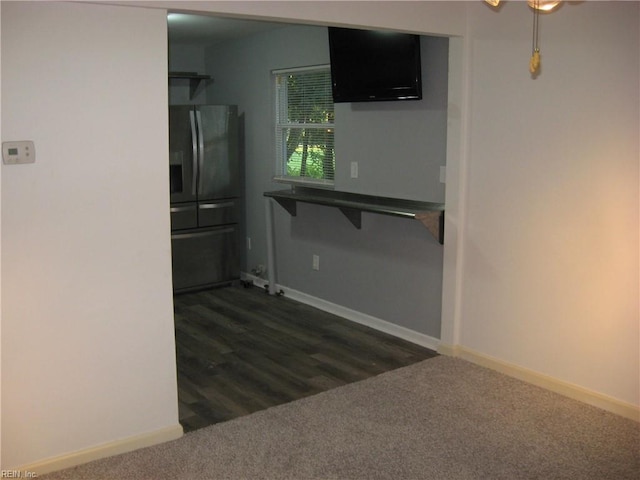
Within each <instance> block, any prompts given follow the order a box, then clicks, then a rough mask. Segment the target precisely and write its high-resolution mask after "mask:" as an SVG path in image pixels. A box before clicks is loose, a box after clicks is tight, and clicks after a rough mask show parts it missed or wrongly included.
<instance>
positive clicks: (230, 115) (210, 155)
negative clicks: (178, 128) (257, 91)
mask: <svg viewBox="0 0 640 480" xmlns="http://www.w3.org/2000/svg"><path fill="white" fill-rule="evenodd" d="M197 118H198V120H199V124H198V132H199V143H200V144H201V145H202V150H201V152H200V155H201V157H200V170H199V172H198V200H200V201H202V200H213V199H220V198H231V197H237V196H239V195H240V163H239V158H238V108H237V107H236V106H235V105H232V106H227V105H202V106H199V107H197Z"/></svg>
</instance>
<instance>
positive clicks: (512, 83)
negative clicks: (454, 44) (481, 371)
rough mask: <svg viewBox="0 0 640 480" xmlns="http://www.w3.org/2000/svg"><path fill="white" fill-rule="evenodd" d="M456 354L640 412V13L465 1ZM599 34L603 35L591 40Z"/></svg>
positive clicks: (634, 8) (624, 5)
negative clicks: (534, 60)
mask: <svg viewBox="0 0 640 480" xmlns="http://www.w3.org/2000/svg"><path fill="white" fill-rule="evenodd" d="M469 25H470V31H469V37H470V39H471V42H472V44H471V85H470V92H469V94H470V102H471V103H470V126H469V132H468V142H469V155H468V160H467V161H468V180H467V192H466V195H467V203H466V207H467V220H466V225H465V235H464V246H463V248H464V256H465V264H464V272H463V276H464V279H463V281H464V286H463V292H462V298H461V307H462V324H461V328H460V331H461V337H460V343H461V344H462V345H463V346H465V347H468V348H470V349H473V350H475V351H478V352H482V353H483V354H484V355H488V356H491V357H495V358H498V359H500V360H502V361H506V362H509V363H512V364H516V365H519V366H522V367H526V368H529V369H531V370H534V371H536V372H539V373H542V374H546V375H550V376H552V377H555V378H557V379H560V380H563V381H566V382H570V383H573V384H577V385H580V386H582V387H585V388H587V389H589V390H592V391H596V392H601V393H605V394H607V395H610V396H612V397H614V398H617V399H620V400H623V401H626V402H629V403H631V404H634V405H638V404H639V403H640V398H639V389H640V386H639V383H638V382H639V381H640V371H639V369H638V361H639V358H640V351H639V349H638V342H639V339H640V331H639V325H640V319H639V316H638V291H639V284H638V245H639V243H638V241H639V239H638V199H639V197H638V192H639V191H638V180H639V178H638V172H639V171H638V162H639V157H640V149H639V139H638V138H639V131H640V127H639V118H640V108H639V102H640V100H639V99H640V94H639V85H640V77H639V74H638V62H639V57H640V55H639V41H640V40H639V35H638V30H639V28H640V17H639V4H638V2H582V3H579V4H576V5H571V4H566V5H563V6H562V8H560V9H559V10H557V11H556V12H554V13H552V14H549V15H544V16H542V17H541V18H540V45H541V52H542V73H541V75H540V76H539V77H538V78H537V79H535V80H532V79H531V78H530V76H529V72H528V69H527V66H528V57H529V55H530V50H531V13H530V11H528V9H527V8H526V7H525V6H524V5H522V4H518V3H512V2H508V3H507V4H506V5H505V6H504V7H503V8H502V9H501V11H500V12H499V13H495V12H493V11H491V10H490V9H489V8H487V7H485V5H482V4H481V3H480V2H476V3H472V4H470V5H469ZM596 32H597V33H596Z"/></svg>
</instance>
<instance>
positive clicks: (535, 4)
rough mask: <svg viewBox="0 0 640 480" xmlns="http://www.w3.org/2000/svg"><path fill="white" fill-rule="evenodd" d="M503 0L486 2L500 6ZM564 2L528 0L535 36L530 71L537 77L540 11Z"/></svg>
mask: <svg viewBox="0 0 640 480" xmlns="http://www.w3.org/2000/svg"><path fill="white" fill-rule="evenodd" d="M500 2H501V0H484V3H486V4H488V5H491V6H492V7H498V6H499V5H500ZM560 3H562V2H561V1H560V0H527V5H529V7H531V9H532V10H533V38H532V41H531V43H532V45H531V58H530V60H529V72H530V73H531V75H532V76H533V77H536V76H537V75H538V73H539V72H540V47H539V46H538V21H539V19H540V12H545V13H546V12H551V11H552V10H553V9H554V8H556V7H557V6H558V5H560Z"/></svg>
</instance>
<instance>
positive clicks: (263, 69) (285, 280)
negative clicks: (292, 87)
mask: <svg viewBox="0 0 640 480" xmlns="http://www.w3.org/2000/svg"><path fill="white" fill-rule="evenodd" d="M422 47H423V49H422V55H423V65H424V66H423V72H424V95H425V98H424V99H423V100H422V101H415V102H392V103H386V102H385V103H371V104H341V105H337V106H336V131H337V133H336V158H337V162H338V167H337V170H336V189H340V190H344V191H350V192H356V193H366V194H372V195H382V196H396V197H402V198H410V199H418V200H428V201H438V202H441V201H444V185H443V184H441V183H440V182H439V167H440V166H441V165H444V163H445V146H446V124H447V122H446V114H447V112H446V107H447V105H446V103H447V101H446V98H447V58H448V40H447V39H446V38H433V37H428V38H427V37H424V38H423V39H422ZM205 52H206V53H205V57H206V70H207V73H209V74H210V75H212V76H213V77H214V81H213V82H212V83H211V85H210V86H209V87H208V91H207V100H208V102H209V103H233V104H237V105H238V106H239V110H240V112H241V113H242V114H243V119H244V129H245V142H246V144H245V150H246V151H245V157H246V164H247V166H246V192H247V236H248V237H250V238H251V247H252V248H251V250H249V251H247V262H246V266H245V267H246V268H247V269H248V270H250V269H252V268H254V267H255V266H257V265H266V264H267V258H266V240H265V230H266V228H265V208H264V204H265V198H264V197H263V192H265V191H268V190H274V189H282V188H287V186H286V185H282V184H278V183H274V182H273V181H272V180H271V179H272V177H273V174H274V160H273V120H272V118H273V106H272V99H273V95H272V88H271V71H272V70H273V69H281V68H288V67H298V66H305V65H317V64H326V63H329V50H328V38H327V29H326V28H323V27H309V26H295V27H286V28H281V29H278V30H274V31H271V32H267V33H261V34H258V35H256V36H254V37H251V38H248V39H244V40H241V41H234V42H230V43H227V44H222V45H216V46H213V47H210V48H207V49H205ZM351 161H358V162H359V167H360V176H359V178H358V179H351V178H349V175H350V173H349V172H350V170H349V168H350V165H349V164H350V162H351ZM340 162H341V163H340ZM298 208H299V209H298V216H297V217H295V218H291V217H290V216H289V215H288V214H287V213H286V212H285V211H284V210H283V209H282V208H280V207H279V206H277V205H276V206H275V207H274V211H275V223H276V234H275V235H276V248H277V252H276V256H277V258H276V265H277V274H278V282H279V283H280V284H282V285H285V286H287V287H289V288H293V289H295V290H298V291H301V292H304V293H306V294H308V295H312V296H314V297H317V298H321V299H323V300H326V301H329V302H332V303H334V304H337V305H341V306H343V307H347V308H350V309H353V310H356V311H358V312H362V313H364V314H367V315H371V316H373V317H376V318H380V319H382V320H386V321H388V322H392V323H395V324H397V325H401V326H404V327H407V328H410V329H412V330H415V331H417V332H420V333H424V334H426V335H430V336H432V337H435V338H439V335H440V310H441V293H442V246H441V245H439V244H438V243H437V242H436V240H435V239H434V238H433V237H432V236H431V235H430V234H429V233H428V232H427V230H426V229H425V228H424V227H423V226H422V225H421V224H420V223H419V222H417V221H412V220H405V219H397V218H391V217H384V216H380V215H373V214H363V219H362V229H361V230H357V229H355V228H354V227H353V226H352V225H351V224H350V223H349V222H348V220H347V219H346V218H345V217H344V216H342V214H341V213H340V212H339V211H337V210H334V209H331V208H326V207H321V206H314V205H299V207H298ZM314 254H315V255H319V256H320V270H319V271H313V270H312V269H311V260H312V255H314Z"/></svg>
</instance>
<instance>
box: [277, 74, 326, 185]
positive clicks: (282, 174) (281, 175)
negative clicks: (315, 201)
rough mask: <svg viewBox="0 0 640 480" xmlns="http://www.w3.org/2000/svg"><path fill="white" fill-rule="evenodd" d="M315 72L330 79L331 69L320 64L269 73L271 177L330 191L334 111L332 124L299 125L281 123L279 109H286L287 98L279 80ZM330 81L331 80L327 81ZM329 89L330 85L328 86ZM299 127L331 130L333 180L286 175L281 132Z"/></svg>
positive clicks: (284, 181) (284, 143)
mask: <svg viewBox="0 0 640 480" xmlns="http://www.w3.org/2000/svg"><path fill="white" fill-rule="evenodd" d="M317 71H325V72H326V73H328V74H329V79H330V78H331V67H330V65H329V64H320V65H311V66H305V67H293V68H283V69H277V70H272V71H271V80H272V92H273V108H274V110H273V118H274V129H273V133H274V138H273V139H274V145H273V151H274V155H275V175H274V176H273V180H274V181H276V182H280V183H289V184H298V185H301V186H304V185H307V186H313V187H319V188H328V189H332V188H334V185H335V162H336V158H335V110H334V118H333V122H325V123H310V124H300V123H288V122H281V109H282V108H283V106H284V108H287V106H288V103H287V98H284V99H283V98H282V92H283V90H284V92H285V93H284V95H286V92H287V89H286V88H285V89H281V87H280V86H279V82H280V79H282V78H286V76H287V75H291V74H296V73H304V72H317ZM329 81H331V80H329ZM329 87H330V85H329ZM329 101H330V102H331V104H334V105H335V103H334V102H333V97H332V96H331V89H330V88H329ZM301 125H306V126H305V127H304V128H311V129H331V130H332V132H333V152H334V157H333V162H334V168H333V178H330V179H328V178H322V179H320V178H313V177H308V176H295V175H288V174H287V159H286V152H284V151H283V150H282V148H283V147H284V148H286V142H283V141H282V140H281V138H282V135H283V130H285V129H289V128H300V126H301Z"/></svg>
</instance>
